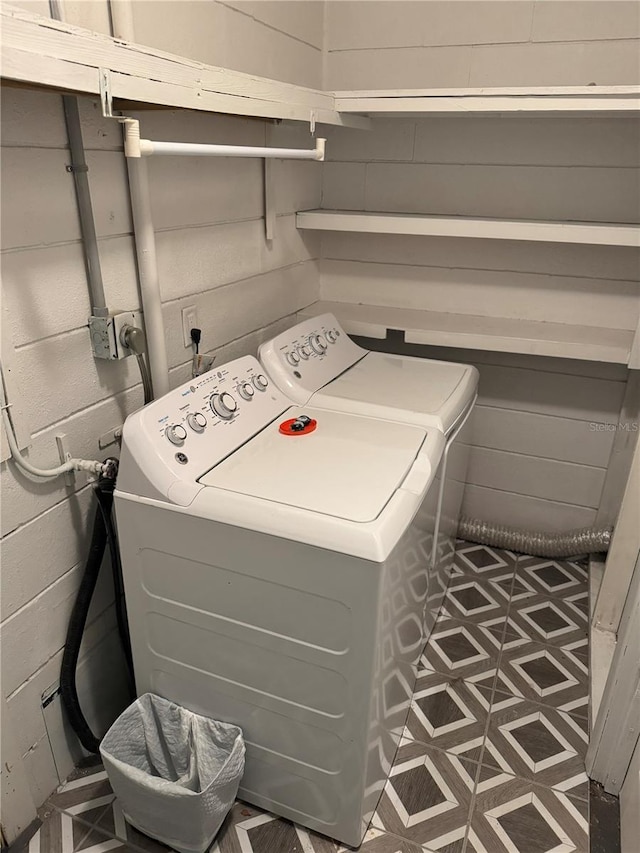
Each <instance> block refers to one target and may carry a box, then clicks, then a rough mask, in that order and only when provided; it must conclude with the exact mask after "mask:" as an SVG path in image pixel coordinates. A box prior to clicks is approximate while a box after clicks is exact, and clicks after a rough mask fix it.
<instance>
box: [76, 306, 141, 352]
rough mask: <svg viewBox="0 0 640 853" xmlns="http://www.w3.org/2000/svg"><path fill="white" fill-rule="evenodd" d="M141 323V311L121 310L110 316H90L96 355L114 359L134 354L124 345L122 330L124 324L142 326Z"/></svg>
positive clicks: (92, 341) (92, 343)
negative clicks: (121, 339)
mask: <svg viewBox="0 0 640 853" xmlns="http://www.w3.org/2000/svg"><path fill="white" fill-rule="evenodd" d="M141 324H142V312H141V311H119V312H118V313H117V314H110V315H109V316H108V317H89V331H90V333H91V349H92V350H93V355H94V357H95V358H104V359H108V360H109V361H113V360H117V359H121V358H126V357H127V356H128V355H133V353H132V352H131V350H130V349H128V348H127V347H125V346H123V345H122V343H121V341H120V332H121V331H122V328H123V326H138V327H140V328H141V327H142V325H141Z"/></svg>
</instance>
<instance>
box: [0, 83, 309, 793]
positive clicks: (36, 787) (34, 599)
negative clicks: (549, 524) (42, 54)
mask: <svg viewBox="0 0 640 853" xmlns="http://www.w3.org/2000/svg"><path fill="white" fill-rule="evenodd" d="M81 114H82V121H83V132H84V138H85V144H86V147H87V161H88V164H89V169H90V171H89V178H90V182H91V187H92V193H93V201H94V207H95V218H96V223H97V231H98V235H99V238H100V254H101V259H102V264H103V275H104V280H105V288H106V292H107V297H108V302H109V306H110V308H111V309H112V310H116V309H130V310H131V309H136V308H138V306H139V300H138V294H137V287H136V270H135V254H134V248H133V242H132V236H131V216H130V211H129V205H128V197H127V183H126V168H125V163H124V158H123V155H122V152H121V143H120V136H119V132H120V131H119V127H118V125H117V124H116V123H115V122H108V121H106V120H103V119H102V117H101V114H100V111H99V106H98V105H97V104H96V103H95V102H93V101H91V100H89V99H85V100H83V101H82V102H81ZM140 118H141V121H142V127H143V129H144V132H145V133H147V131H148V135H149V136H151V137H152V138H157V139H182V140H188V141H194V142H195V141H212V140H215V141H217V142H221V143H237V144H248V145H264V144H265V135H266V125H265V123H264V122H261V121H253V120H245V119H237V118H233V117H221V116H214V115H209V114H183V115H181V116H178V114H177V113H174V112H171V111H158V112H145V113H143V114H140ZM270 132H271V134H272V142H273V144H275V145H279V144H283V145H287V146H288V145H292V146H303V145H306V144H307V143H308V130H307V129H305V128H301V129H299V128H295V127H287V126H279V127H277V128H271V131H270ZM2 145H3V147H2V182H3V184H2V185H3V193H2V222H3V229H2V250H3V254H2V297H3V299H2V310H3V311H4V312H6V315H7V319H8V327H9V329H10V334H11V337H12V341H11V343H12V345H13V347H14V348H15V356H14V362H15V375H16V380H17V384H18V387H19V389H20V392H21V395H22V401H23V403H24V408H25V411H26V415H27V417H28V420H29V428H30V430H31V433H32V435H33V444H32V448H31V450H30V453H29V455H30V458H32V459H33V460H36V461H37V462H38V463H42V464H43V465H46V464H49V463H55V462H56V448H55V438H54V436H55V434H56V433H58V432H64V433H66V434H67V436H68V441H69V447H70V449H71V450H72V452H73V453H74V455H79V456H85V457H87V458H95V457H96V456H98V457H102V458H103V457H104V456H105V455H107V453H106V452H101V451H100V450H99V448H98V437H99V436H100V435H102V434H103V433H105V432H106V431H107V430H109V429H110V428H113V427H115V426H118V425H120V424H122V423H123V421H124V419H125V417H126V415H127V414H128V413H129V412H131V411H133V410H134V409H135V408H137V407H138V406H140V405H141V402H142V392H141V386H140V380H139V375H138V373H137V368H136V364H135V360H133V359H129V360H127V361H125V362H121V363H117V364H111V363H105V362H101V361H96V360H94V358H93V357H92V355H91V349H90V345H89V334H88V330H87V328H86V322H87V316H88V314H89V299H88V295H87V287H86V281H85V272H84V264H83V257H82V251H81V244H80V234H79V225H78V217H77V213H76V206H75V196H74V188H73V180H72V176H71V175H70V174H69V173H68V172H66V171H65V164H67V163H68V162H69V155H68V151H67V150H66V147H65V146H66V135H65V128H64V123H63V114H62V105H61V98H60V97H59V96H57V95H54V94H42V93H34V92H29V91H25V90H18V89H3V92H2ZM149 167H150V179H151V195H152V198H151V201H152V208H153V217H154V223H155V226H156V230H157V245H158V255H159V266H160V278H161V288H162V299H163V310H164V315H165V321H166V336H167V346H168V353H169V363H170V369H171V384H172V386H175V385H176V384H178V383H180V382H182V381H184V380H186V379H187V378H189V376H190V361H191V351H190V349H185V347H184V344H183V341H182V327H181V320H180V312H181V308H182V306H184V305H195V306H196V307H197V310H198V319H199V323H200V325H201V327H202V329H203V340H202V350H203V351H206V352H215V353H216V354H217V358H218V361H219V362H224V361H225V360H229V359H231V358H234V357H236V356H239V355H242V354H245V353H248V352H253V353H255V351H256V349H257V346H258V344H259V342H261V341H262V340H263V339H264V338H266V337H267V336H269V335H272V334H276V333H277V332H279V331H281V330H282V329H283V328H285V327H286V325H287V323H288V322H290V321H291V322H292V320H293V318H292V315H294V313H295V312H296V311H297V310H298V309H299V308H301V307H303V306H305V305H307V304H309V303H310V302H313V301H314V300H315V299H317V295H318V272H317V264H316V260H315V258H316V257H317V255H318V251H317V243H316V240H315V238H314V235H311V236H309V235H303V234H301V233H299V232H298V231H297V229H296V228H295V223H294V212H295V211H296V210H298V209H301V208H305V207H316V206H318V205H319V203H320V188H321V183H320V182H321V177H320V170H321V165H320V164H317V163H311V162H298V163H295V162H288V163H278V164H276V166H275V168H276V169H277V174H276V181H275V184H276V192H277V211H278V218H277V223H276V236H275V240H274V241H273V243H272V244H268V243H267V242H266V241H265V239H264V222H263V188H262V187H263V178H262V163H261V161H258V160H222V159H202V160H197V159H176V160H173V159H170V158H165V159H158V160H152V161H150V164H149ZM287 318H291V320H288V319H287ZM111 451H113V448H110V451H109V452H111ZM1 477H2V534H3V537H4V538H3V543H2V546H3V554H2V556H3V559H2V589H1V592H2V598H1V607H2V609H1V619H2V621H1V624H0V637H1V641H2V690H3V695H4V696H5V697H6V698H7V706H8V713H9V715H10V718H11V720H12V721H13V722H14V728H15V731H16V732H17V733H19V748H20V757H23V762H24V766H25V770H26V774H27V777H28V779H29V782H30V785H31V792H32V796H33V800H34V802H35V803H36V805H39V804H40V803H42V802H43V801H44V799H45V797H46V796H47V795H48V794H49V793H50V791H51V790H52V789H53V788H54V787H55V786H56V785H57V784H58V780H59V779H60V778H64V777H65V776H66V775H67V774H68V773H69V772H70V770H71V768H72V766H73V761H74V758H76V757H77V755H78V752H77V749H75V747H74V743H73V739H70V741H69V743H66V741H65V738H66V735H65V732H64V731H62V718H61V716H60V715H59V714H58V715H56V714H55V713H52V709H51V707H50V708H48V709H47V720H48V722H49V725H50V730H49V733H47V731H46V728H45V717H44V715H43V712H42V710H41V708H40V697H41V694H42V691H43V690H45V689H47V688H48V687H49V686H50V685H52V684H53V683H55V682H56V681H57V679H58V675H59V668H60V660H61V649H62V646H63V642H64V638H65V632H66V627H67V621H68V617H69V613H70V609H71V606H72V603H73V600H74V597H75V593H76V590H77V588H78V583H79V580H80V575H81V572H82V567H83V561H84V558H85V555H86V550H87V545H88V535H89V531H88V526H89V522H90V519H91V517H92V514H93V512H94V508H93V498H92V494H91V488H90V487H89V486H88V485H87V481H86V478H84V477H78V478H77V482H76V485H75V486H72V487H66V486H65V485H64V483H63V482H61V481H56V482H54V483H48V484H44V485H42V484H36V483H33V482H31V481H30V480H28V479H27V478H26V477H24V476H23V475H21V474H19V473H18V472H17V471H16V469H15V467H14V466H13V465H12V464H7V463H4V464H3V465H2V471H1ZM106 568H107V571H105V573H104V577H103V580H102V582H101V583H100V586H99V589H98V590H97V592H96V600H95V602H94V605H93V607H92V614H91V617H90V622H89V628H88V632H87V639H86V641H85V648H84V652H83V659H84V664H83V666H82V667H81V669H82V672H81V676H80V682H81V684H80V688H81V691H84V694H85V698H86V700H87V702H88V705H95V704H98V705H99V704H100V702H104V701H105V698H104V697H102V698H100V689H101V684H102V687H104V686H105V680H106V681H108V686H109V691H108V695H109V694H111V696H112V704H111V707H109V706H108V704H107V706H106V707H104V708H103V712H102V718H103V722H104V721H105V717H106V718H107V721H108V718H109V715H110V713H111V712H112V711H113V710H114V708H115V707H117V705H118V702H119V701H120V700H121V696H122V692H121V691H120V693H118V691H117V682H118V679H117V670H118V667H119V662H118V660H117V656H118V655H119V652H118V650H117V642H116V641H115V633H114V624H115V621H114V613H113V604H112V600H113V593H112V589H111V584H110V582H109V579H108V566H107V567H106ZM114 655H115V656H116V658H115V659H114ZM97 673H100V674H101V675H102V676H103V678H102V682H100V681H96V675H97ZM105 673H107V675H106V677H105ZM107 698H108V697H107ZM89 710H91V708H89ZM96 713H97V712H96ZM98 716H100V714H98ZM51 726H53V727H54V730H53V731H51ZM50 738H51V740H52V742H53V744H54V749H53V751H52V748H51V743H50ZM54 753H55V755H56V759H57V762H58V763H57V766H56V763H55V762H54Z"/></svg>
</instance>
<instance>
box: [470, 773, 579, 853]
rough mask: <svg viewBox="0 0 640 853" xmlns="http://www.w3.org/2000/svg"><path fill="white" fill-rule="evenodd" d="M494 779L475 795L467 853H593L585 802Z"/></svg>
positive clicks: (521, 782) (530, 785) (498, 777)
mask: <svg viewBox="0 0 640 853" xmlns="http://www.w3.org/2000/svg"><path fill="white" fill-rule="evenodd" d="M493 773H494V770H493V769H490V770H489V774H493ZM481 778H482V769H481ZM492 779H493V784H489V785H487V787H486V788H485V789H484V790H478V792H477V794H476V798H475V804H474V808H473V814H472V816H471V825H470V827H469V842H470V843H469V844H468V846H467V851H469V853H470V851H477V853H481V851H486V852H487V853H589V839H588V829H589V823H588V813H587V803H586V801H585V800H580V799H577V798H575V797H572V796H570V795H568V794H565V793H564V792H562V791H557V790H552V789H551V788H545V787H543V786H541V785H535V784H533V783H532V782H530V781H525V780H523V779H517V778H516V777H513V776H506V775H505V774H498V775H494V776H493V777H492ZM488 781H489V782H491V778H490V779H489V780H488ZM479 787H480V786H479Z"/></svg>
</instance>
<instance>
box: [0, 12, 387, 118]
mask: <svg viewBox="0 0 640 853" xmlns="http://www.w3.org/2000/svg"><path fill="white" fill-rule="evenodd" d="M0 21H1V24H2V26H1V29H2V52H1V55H0V62H1V64H0V75H1V76H2V78H3V80H7V81H13V82H16V83H22V84H24V85H28V86H32V87H38V88H50V89H55V90H56V91H66V92H78V93H82V94H91V95H99V94H100V70H101V69H104V70H106V72H107V73H108V78H109V85H110V90H111V96H112V98H114V99H120V100H122V101H129V102H135V104H153V105H158V106H164V107H179V108H182V109H191V110H201V111H206V112H217V113H229V114H232V115H242V116H255V117H258V118H275V119H293V120H296V121H304V122H309V121H310V119H311V116H312V115H313V116H314V117H315V120H316V121H317V122H321V123H325V124H337V125H348V126H350V127H369V124H370V123H369V120H368V119H366V118H362V117H359V116H350V115H345V116H341V115H340V114H339V113H337V112H336V110H335V107H334V102H335V98H334V96H333V94H332V93H330V92H322V91H320V90H317V89H308V88H306V87H304V86H296V85H294V84H292V83H282V82H280V81H278V80H269V79H267V78H264V77H257V76H255V75H252V74H242V73H240V72H238V71H232V70H230V69H228V68H220V67H217V66H213V65H205V64H204V63H202V62H194V61H192V60H190V59H186V58H185V57H182V56H176V55H174V54H170V53H165V52H163V51H160V50H156V49H155V48H151V47H145V46H143V45H139V44H131V43H129V42H124V41H122V40H119V39H114V38H111V37H110V36H106V35H102V34H101V33H96V32H93V31H91V30H86V29H83V28H81V27H76V26H72V25H71V24H65V23H62V22H61V21H56V20H52V19H51V18H47V17H43V16H42V15H34V14H32V13H30V12H27V11H25V10H24V9H20V8H17V7H12V6H9V5H7V4H4V3H3V4H2V6H1V7H0ZM363 122H364V124H363Z"/></svg>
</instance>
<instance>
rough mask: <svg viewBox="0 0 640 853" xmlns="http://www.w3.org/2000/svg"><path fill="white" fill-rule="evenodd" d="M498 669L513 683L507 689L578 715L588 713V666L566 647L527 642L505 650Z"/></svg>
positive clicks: (499, 688)
mask: <svg viewBox="0 0 640 853" xmlns="http://www.w3.org/2000/svg"><path fill="white" fill-rule="evenodd" d="M499 671H500V674H501V676H503V678H504V679H505V681H504V682H502V683H500V684H497V685H496V689H497V690H500V691H501V690H502V689H503V686H502V685H503V684H505V685H506V684H509V683H510V684H511V685H512V687H511V689H510V690H508V692H513V693H514V694H515V695H516V696H522V697H524V698H525V699H532V700H533V701H535V702H540V703H541V704H544V705H551V706H553V707H554V708H558V709H560V710H564V711H573V712H574V713H575V714H576V715H579V716H586V714H587V703H588V693H589V684H588V667H587V665H586V664H585V663H584V662H583V661H581V660H580V659H579V658H578V657H576V656H575V655H571V654H569V653H567V652H566V651H565V650H564V649H558V648H556V647H555V646H547V645H544V644H542V643H534V642H530V643H526V644H524V645H521V646H518V647H516V648H514V649H508V650H505V651H504V652H503V653H502V655H501V657H500V667H499Z"/></svg>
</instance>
